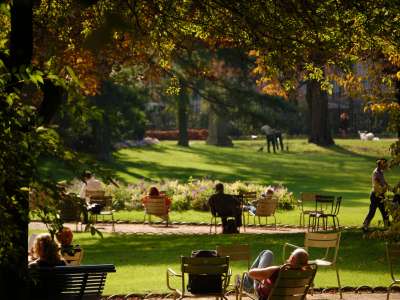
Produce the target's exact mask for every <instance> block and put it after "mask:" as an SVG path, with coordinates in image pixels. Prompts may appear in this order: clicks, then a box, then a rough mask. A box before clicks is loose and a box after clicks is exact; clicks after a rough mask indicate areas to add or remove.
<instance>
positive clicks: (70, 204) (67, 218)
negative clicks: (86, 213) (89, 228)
mask: <svg viewBox="0 0 400 300" xmlns="http://www.w3.org/2000/svg"><path fill="white" fill-rule="evenodd" d="M84 202H85V200H84V199H81V198H80V197H78V195H77V194H75V193H69V194H66V195H64V196H63V197H62V199H61V201H60V204H59V210H60V219H61V220H62V221H63V222H74V223H75V231H79V230H78V226H79V225H80V231H82V219H81V214H82V211H83V209H86V208H85V203H84Z"/></svg>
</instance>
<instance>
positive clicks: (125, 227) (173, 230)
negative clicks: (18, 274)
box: [29, 222, 305, 234]
mask: <svg viewBox="0 0 400 300" xmlns="http://www.w3.org/2000/svg"><path fill="white" fill-rule="evenodd" d="M65 226H67V227H70V228H71V229H72V230H75V229H76V224H73V223H65ZM96 227H97V228H98V229H100V230H101V231H102V232H112V226H111V224H109V223H98V224H97V225H96ZM29 229H40V230H41V229H46V227H45V225H44V224H42V223H40V222H32V223H30V224H29ZM78 229H79V230H80V226H78ZM213 230H214V229H213ZM221 230H222V229H221V226H218V227H217V233H221ZM304 231H305V230H304V228H296V227H286V226H284V227H279V226H278V227H277V228H276V229H275V228H274V227H265V226H264V227H259V226H258V227H253V226H252V227H246V229H245V230H244V229H243V228H242V229H241V233H244V234H246V233H251V234H275V233H299V232H304ZM115 232H117V233H146V234H210V225H207V224H204V225H187V224H170V225H169V226H168V227H166V226H165V225H164V224H126V223H118V224H115ZM213 232H214V231H213Z"/></svg>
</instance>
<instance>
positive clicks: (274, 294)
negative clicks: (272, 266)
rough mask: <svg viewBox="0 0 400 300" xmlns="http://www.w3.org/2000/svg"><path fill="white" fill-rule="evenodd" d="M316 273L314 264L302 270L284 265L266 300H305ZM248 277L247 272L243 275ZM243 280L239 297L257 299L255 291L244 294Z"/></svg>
mask: <svg viewBox="0 0 400 300" xmlns="http://www.w3.org/2000/svg"><path fill="white" fill-rule="evenodd" d="M316 272H317V265H316V264H309V265H306V266H304V267H302V268H293V267H292V266H291V265H289V264H285V265H283V266H281V267H280V269H279V273H278V277H277V278H276V280H275V282H274V284H273V285H272V287H271V292H270V293H269V295H268V298H267V300H272V299H285V300H303V299H306V296H307V292H308V290H309V288H310V287H311V286H312V284H313V281H314V277H315V274H316ZM244 276H248V275H247V272H246V273H245V274H244V275H243V277H242V278H244ZM242 283H243V280H242V281H241V285H240V297H239V299H240V300H241V299H242V294H245V295H246V296H247V297H249V298H251V299H254V300H256V299H259V296H258V295H257V294H256V291H254V290H253V292H252V293H250V292H245V291H244V287H243V284H242Z"/></svg>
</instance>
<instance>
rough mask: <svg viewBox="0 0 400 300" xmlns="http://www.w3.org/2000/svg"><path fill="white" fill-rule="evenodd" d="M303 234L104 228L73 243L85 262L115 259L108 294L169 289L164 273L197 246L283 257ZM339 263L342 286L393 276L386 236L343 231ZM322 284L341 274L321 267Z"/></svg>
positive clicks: (380, 282)
mask: <svg viewBox="0 0 400 300" xmlns="http://www.w3.org/2000/svg"><path fill="white" fill-rule="evenodd" d="M303 239H304V234H276V235H268V234H265V235H264V234H259V235H251V234H245V235H243V234H242V235H158V236H157V235H143V234H105V235H104V238H103V239H101V238H100V237H93V236H91V235H90V234H88V233H74V243H77V244H80V245H81V247H82V248H83V249H84V251H85V254H84V259H83V263H84V264H97V263H113V264H115V265H116V269H117V272H116V273H114V274H110V275H109V277H108V279H107V284H106V288H105V291H104V294H106V295H110V294H127V293H129V292H136V293H147V292H149V291H151V292H167V286H166V281H165V273H166V269H167V268H168V267H172V268H173V269H174V270H175V271H178V272H179V271H180V269H179V257H180V255H190V252H191V250H193V249H215V247H216V245H218V244H229V243H248V244H249V245H250V246H251V252H252V253H251V254H252V258H253V259H254V258H255V257H256V255H257V254H258V253H259V252H260V251H261V250H263V249H270V250H272V251H273V252H274V253H275V255H276V257H275V263H276V264H281V263H282V258H281V256H282V245H283V244H284V243H285V242H290V243H294V244H297V245H302V244H303ZM338 266H339V269H340V277H341V281H342V286H353V287H354V286H361V285H369V286H386V285H387V284H388V282H389V279H390V278H389V273H388V266H387V263H386V259H385V248H384V243H383V242H382V241H377V240H373V241H372V240H365V239H363V238H362V236H361V234H360V233H359V232H344V233H343V235H342V240H341V245H340V251H339V259H338ZM246 267H247V265H246V264H245V263H241V262H234V263H233V273H234V274H237V273H241V272H243V271H245V269H246ZM315 283H316V286H317V287H332V286H335V285H336V274H335V272H334V271H333V270H330V269H319V270H318V273H317V277H316V281H315Z"/></svg>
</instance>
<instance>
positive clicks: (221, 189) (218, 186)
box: [215, 183, 224, 194]
mask: <svg viewBox="0 0 400 300" xmlns="http://www.w3.org/2000/svg"><path fill="white" fill-rule="evenodd" d="M215 191H216V192H217V193H218V194H222V193H223V192H224V185H223V184H222V183H217V184H216V185H215Z"/></svg>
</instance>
